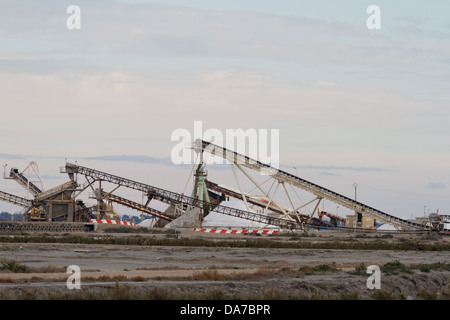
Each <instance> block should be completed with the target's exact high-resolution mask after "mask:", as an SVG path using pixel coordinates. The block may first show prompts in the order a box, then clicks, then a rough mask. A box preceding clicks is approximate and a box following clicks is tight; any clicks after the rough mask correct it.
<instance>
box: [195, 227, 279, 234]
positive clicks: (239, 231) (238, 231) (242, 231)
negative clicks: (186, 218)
mask: <svg viewBox="0 0 450 320" xmlns="http://www.w3.org/2000/svg"><path fill="white" fill-rule="evenodd" d="M193 231H199V232H206V233H230V234H254V233H259V234H278V232H279V231H278V230H258V229H254V230H250V229H212V228H211V229H207V228H193Z"/></svg>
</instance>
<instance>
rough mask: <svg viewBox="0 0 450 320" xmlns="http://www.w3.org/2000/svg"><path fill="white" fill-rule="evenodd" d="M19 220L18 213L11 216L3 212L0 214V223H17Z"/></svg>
mask: <svg viewBox="0 0 450 320" xmlns="http://www.w3.org/2000/svg"><path fill="white" fill-rule="evenodd" d="M18 220H20V213H14V214H11V213H9V212H6V211H3V212H1V213H0V221H18Z"/></svg>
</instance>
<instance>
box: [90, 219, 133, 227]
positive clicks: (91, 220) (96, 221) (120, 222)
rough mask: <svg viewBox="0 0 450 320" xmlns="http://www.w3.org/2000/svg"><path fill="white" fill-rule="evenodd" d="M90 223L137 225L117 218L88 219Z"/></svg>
mask: <svg viewBox="0 0 450 320" xmlns="http://www.w3.org/2000/svg"><path fill="white" fill-rule="evenodd" d="M89 222H92V223H109V224H121V225H125V226H137V224H136V223H134V222H127V221H119V220H109V219H89Z"/></svg>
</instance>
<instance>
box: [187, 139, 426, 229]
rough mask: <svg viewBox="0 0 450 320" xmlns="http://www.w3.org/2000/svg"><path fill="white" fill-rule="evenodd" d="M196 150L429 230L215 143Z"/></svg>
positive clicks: (373, 214) (395, 222) (363, 210)
mask: <svg viewBox="0 0 450 320" xmlns="http://www.w3.org/2000/svg"><path fill="white" fill-rule="evenodd" d="M194 148H195V149H197V150H201V151H203V152H209V153H210V154H213V155H216V156H220V157H222V158H223V159H226V160H228V161H229V162H231V163H233V164H239V165H243V166H245V167H247V168H250V169H253V170H257V171H260V172H264V173H266V174H270V175H271V176H272V177H273V178H276V179H278V180H279V181H284V182H287V183H289V184H291V185H293V186H296V187H298V188H301V189H303V190H305V191H308V192H310V193H312V194H314V195H316V196H317V197H320V198H323V199H327V200H329V201H332V202H335V203H337V204H339V205H342V206H344V207H346V208H348V209H351V210H353V211H356V212H359V213H361V214H363V215H369V216H371V217H373V218H375V219H377V220H379V221H383V222H386V223H390V224H392V225H394V226H396V227H398V228H400V229H406V230H408V229H429V228H430V227H429V226H425V225H422V224H419V223H416V222H412V221H408V220H405V219H401V218H398V217H396V216H393V215H390V214H388V213H385V212H383V211H380V210H377V209H375V208H372V207H370V206H368V205H366V204H363V203H361V202H358V201H356V200H353V199H351V198H348V197H346V196H343V195H341V194H339V193H336V192H334V191H331V190H329V189H326V188H324V187H321V186H319V185H317V184H315V183H312V182H309V181H307V180H304V179H302V178H299V177H297V176H294V175H292V174H290V173H288V172H285V171H282V170H280V169H278V168H274V167H272V166H269V165H267V164H264V163H262V162H260V161H257V160H254V159H251V158H249V157H247V156H244V155H242V154H239V153H237V152H234V151H231V150H228V149H226V148H224V147H220V146H218V145H215V144H213V143H210V142H207V141H204V140H200V139H198V140H196V141H195V142H194Z"/></svg>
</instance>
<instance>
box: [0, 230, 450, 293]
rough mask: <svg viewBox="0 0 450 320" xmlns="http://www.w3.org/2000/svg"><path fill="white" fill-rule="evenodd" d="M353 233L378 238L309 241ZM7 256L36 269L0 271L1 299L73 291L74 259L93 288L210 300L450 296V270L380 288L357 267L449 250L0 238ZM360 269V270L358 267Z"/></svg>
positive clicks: (389, 281)
mask: <svg viewBox="0 0 450 320" xmlns="http://www.w3.org/2000/svg"><path fill="white" fill-rule="evenodd" d="M98 232H99V233H101V232H102V231H101V230H100V231H98ZM115 236H118V237H121V236H122V237H123V236H130V235H129V234H127V235H120V234H117V235H115ZM149 236H157V235H149ZM179 237H191V238H203V239H231V240H232V239H239V240H242V239H249V238H250V237H252V236H244V235H220V234H203V233H199V232H193V231H183V232H182V233H181V234H180V235H179ZM350 238H351V239H352V240H353V241H355V239H358V240H357V241H371V239H373V237H372V236H369V237H355V235H352V234H342V233H339V234H337V233H332V232H322V231H320V232H317V234H316V235H315V236H314V237H310V238H308V240H307V241H310V242H311V241H316V242H321V241H334V240H337V239H339V240H348V239H350ZM405 238H406V239H408V240H413V241H425V242H432V241H439V242H448V241H450V237H439V238H434V239H431V240H430V239H429V238H427V237H423V236H410V235H402V236H395V237H393V238H392V239H391V240H390V241H403V240H404V239H405ZM402 239H403V240H402ZM298 241H302V239H301V238H299V239H298ZM5 260H14V261H16V262H17V263H19V264H21V265H25V266H27V267H29V268H30V269H31V270H32V272H31V273H11V272H6V271H0V298H2V297H3V298H5V297H6V298H8V297H13V298H14V296H15V295H14V294H12V293H11V292H19V291H20V292H23V290H25V289H26V290H39V291H40V292H51V291H54V290H56V289H57V290H59V291H62V292H64V291H68V290H69V289H68V288H67V283H66V281H67V279H68V277H69V274H67V273H66V272H65V270H66V269H67V267H68V266H70V265H77V266H79V267H80V270H81V274H80V275H81V278H80V280H81V286H82V288H83V289H89V290H94V289H95V290H101V289H104V288H108V287H114V286H117V284H118V283H119V284H120V285H126V286H127V288H132V289H133V292H135V293H137V292H141V293H144V292H146V291H148V290H150V289H155V288H156V289H158V290H165V291H164V292H178V293H179V294H184V295H181V297H185V296H186V295H188V294H190V295H192V294H203V296H202V297H203V298H205V297H208V295H211V294H213V293H214V294H216V295H217V294H218V293H220V294H219V295H218V296H217V297H216V298H239V299H245V298H249V299H272V298H282V299H302V298H313V299H314V298H319V299H344V298H352V299H377V298H402V299H436V298H438V299H449V298H450V297H449V296H448V295H449V294H450V287H449V284H450V282H449V280H450V271H442V270H431V271H419V270H415V271H414V272H412V273H398V274H381V277H380V284H381V289H372V290H370V289H369V288H368V287H367V280H368V278H369V277H370V274H367V273H365V271H366V270H362V272H361V270H359V269H358V268H360V269H361V266H364V267H365V268H366V267H367V266H369V265H377V266H380V267H381V266H382V265H384V264H386V263H389V262H391V263H393V262H400V263H402V264H404V265H406V266H409V265H415V264H432V263H449V262H450V252H448V251H413V250H406V251H391V250H334V249H333V250H332V249H325V250H316V249H272V248H270V249H268V248H231V247H177V246H127V245H96V244H89V245H88V244H63V243H0V261H5ZM320 265H322V266H323V265H325V266H332V267H333V270H332V271H330V270H314V271H311V272H308V271H304V270H305V267H310V268H312V267H314V266H320ZM299 270H303V271H299ZM306 270H310V269H306ZM311 270H313V269H311ZM355 270H359V271H360V272H359V273H358V274H355V273H352V271H355ZM380 293H383V294H380ZM377 294H378V296H377ZM167 297H168V298H171V297H172V296H170V295H168V296H167ZM211 297H212V298H214V296H211ZM162 298H164V296H163V297H162Z"/></svg>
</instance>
